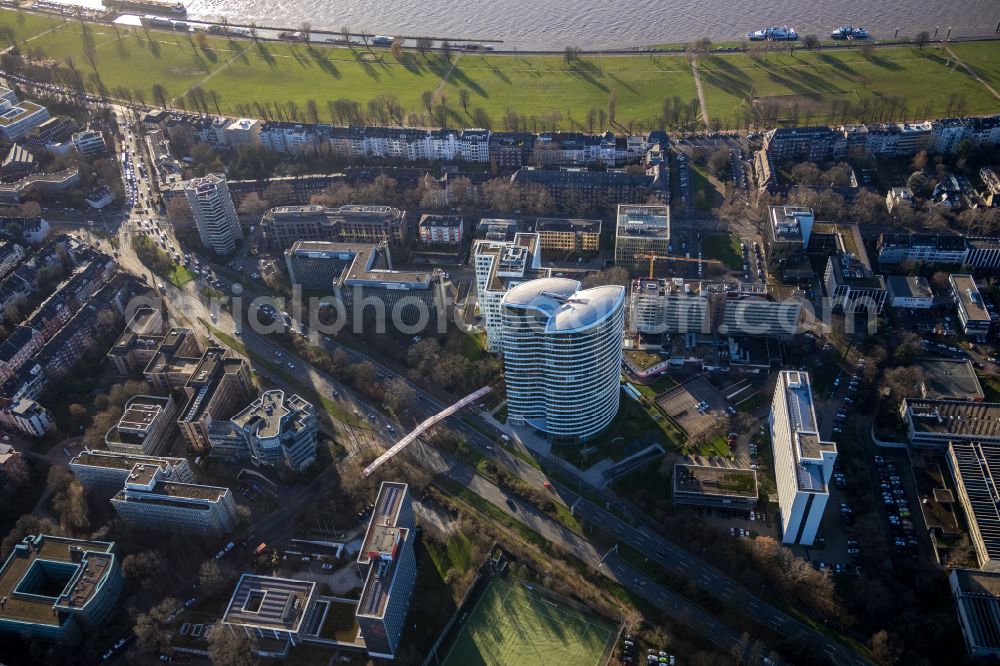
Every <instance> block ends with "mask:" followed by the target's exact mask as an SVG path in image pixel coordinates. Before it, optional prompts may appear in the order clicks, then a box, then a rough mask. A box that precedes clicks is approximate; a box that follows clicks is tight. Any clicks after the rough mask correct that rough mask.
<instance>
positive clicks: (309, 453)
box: [209, 390, 319, 470]
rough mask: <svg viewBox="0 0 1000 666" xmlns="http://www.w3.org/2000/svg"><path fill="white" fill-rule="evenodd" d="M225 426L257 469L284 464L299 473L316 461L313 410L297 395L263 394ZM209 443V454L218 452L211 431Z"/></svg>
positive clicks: (314, 410)
mask: <svg viewBox="0 0 1000 666" xmlns="http://www.w3.org/2000/svg"><path fill="white" fill-rule="evenodd" d="M227 425H228V426H229V428H227V430H228V431H229V432H231V433H233V434H234V435H235V436H237V437H238V438H239V440H240V441H241V442H242V445H243V448H244V449H246V451H247V454H248V455H249V457H250V459H251V460H252V461H253V462H254V463H255V464H257V465H263V466H266V467H276V466H278V465H280V464H282V463H284V464H285V465H287V466H288V467H289V468H291V469H293V470H303V469H305V468H306V467H308V466H309V465H311V464H312V463H313V461H314V460H316V433H317V431H318V429H319V426H318V422H317V420H316V408H315V407H313V405H312V403H309V402H307V401H306V400H304V399H302V398H300V397H299V396H298V395H295V394H292V395H286V394H285V392H284V391H281V390H271V391H264V393H262V394H261V396H260V397H259V398H258V399H257V400H255V401H253V402H252V403H250V404H249V405H247V406H246V407H245V408H244V409H243V410H241V411H240V412H238V413H237V414H235V415H234V416H233V417H232V418H231V419H230V420H229V423H228V424H227ZM209 439H210V440H211V442H212V451H213V453H214V452H215V451H217V450H218V449H219V448H221V447H220V446H218V445H219V444H220V443H221V442H220V441H219V440H220V438H219V437H217V436H216V435H215V434H214V429H213V430H212V431H210V433H209ZM237 457H241V456H237Z"/></svg>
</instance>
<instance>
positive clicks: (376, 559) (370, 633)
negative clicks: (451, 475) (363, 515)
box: [357, 481, 417, 659]
mask: <svg viewBox="0 0 1000 666" xmlns="http://www.w3.org/2000/svg"><path fill="white" fill-rule="evenodd" d="M414 527H415V523H414V520H413V504H412V500H411V498H410V489H409V486H407V485H406V484H405V483H395V482H390V481H383V482H382V485H381V486H380V487H379V492H378V498H377V499H376V500H375V509H374V511H373V512H372V517H371V520H370V521H369V523H368V530H367V531H366V532H365V537H364V541H363V542H362V544H361V550H360V552H359V553H358V569H359V570H360V571H361V576H362V578H363V579H364V581H365V584H364V588H363V589H362V590H361V600H360V601H359V602H358V610H357V620H358V625H359V626H360V627H361V635H362V636H363V637H364V639H365V645H366V646H367V647H368V654H369V655H370V656H372V657H380V658H383V659H393V658H395V654H396V650H397V649H398V647H399V640H400V638H401V637H402V634H403V627H404V625H405V622H406V614H407V611H408V610H409V607H410V596H411V595H412V594H413V585H414V583H415V582H416V578H417V569H416V559H415V556H414V553H413V541H414V538H415V535H414V531H413V530H414Z"/></svg>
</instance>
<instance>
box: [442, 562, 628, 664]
mask: <svg viewBox="0 0 1000 666" xmlns="http://www.w3.org/2000/svg"><path fill="white" fill-rule="evenodd" d="M616 634H617V628H616V627H615V626H614V625H612V624H611V623H609V622H607V621H605V620H602V619H600V618H598V617H595V616H588V615H586V614H584V613H581V612H580V611H578V610H576V609H575V608H570V607H568V606H565V605H562V604H555V603H553V602H551V601H548V600H547V599H545V598H543V597H542V596H541V595H539V594H538V593H536V592H533V591H531V590H529V589H527V588H526V587H525V586H524V585H522V584H521V583H516V582H509V581H505V580H499V579H497V580H493V581H492V582H491V583H490V585H489V587H488V588H486V590H485V591H484V592H483V594H482V596H481V597H480V598H479V601H478V602H477V603H476V605H475V606H474V607H473V609H472V610H471V611H470V612H469V615H468V617H466V618H465V620H464V622H463V624H462V626H461V628H460V630H459V633H458V636H457V637H456V638H455V642H454V645H453V646H452V648H451V650H450V651H449V652H448V656H446V657H445V659H444V663H443V666H480V665H482V666H543V665H545V666H555V665H556V664H574V665H575V666H591V665H593V666H599V665H600V664H603V663H605V661H606V660H607V657H608V655H609V654H610V651H611V649H612V648H613V644H614V640H615V635H616Z"/></svg>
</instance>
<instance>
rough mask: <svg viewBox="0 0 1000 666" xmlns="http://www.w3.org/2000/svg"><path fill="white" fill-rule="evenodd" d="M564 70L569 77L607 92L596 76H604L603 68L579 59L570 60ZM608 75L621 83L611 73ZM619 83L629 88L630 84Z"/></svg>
mask: <svg viewBox="0 0 1000 666" xmlns="http://www.w3.org/2000/svg"><path fill="white" fill-rule="evenodd" d="M564 71H565V72H566V73H567V74H568V75H569V76H570V78H573V79H576V80H577V81H581V82H583V83H585V84H587V85H589V86H592V87H594V88H597V89H598V90H600V91H602V92H608V87H607V86H606V85H604V84H603V83H601V82H600V81H598V77H601V76H604V70H602V69H601V68H600V67H599V66H598V65H596V64H594V63H592V62H588V61H587V60H580V59H576V60H572V61H571V62H570V63H569V64H567V65H566V67H565V69H564ZM609 76H610V77H611V78H612V79H614V80H615V81H619V83H621V82H620V79H618V77H616V76H614V75H613V74H609ZM621 85H623V86H626V87H628V88H630V89H631V86H628V85H627V84H624V83H622V84H621ZM631 91H632V92H635V90H634V89H631Z"/></svg>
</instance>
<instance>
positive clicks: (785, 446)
mask: <svg viewBox="0 0 1000 666" xmlns="http://www.w3.org/2000/svg"><path fill="white" fill-rule="evenodd" d="M770 424H771V443H772V449H773V454H774V475H775V479H776V481H777V485H778V505H779V507H780V509H781V527H782V537H781V541H782V543H786V544H800V545H803V546H811V545H812V544H813V542H814V541H815V539H816V531H817V530H818V529H819V524H820V521H821V520H822V519H823V510H824V509H825V508H826V503H827V501H828V500H829V499H830V488H829V480H830V477H831V476H832V474H833V463H834V461H836V459H837V445H836V444H834V443H833V442H825V441H823V440H822V439H820V436H819V424H818V422H817V421H816V411H815V409H814V406H813V394H812V386H811V384H810V382H809V375H808V373H805V372H800V371H794V370H783V371H781V372H780V373H778V382H777V385H776V386H775V389H774V400H773V401H772V403H771V416H770Z"/></svg>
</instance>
